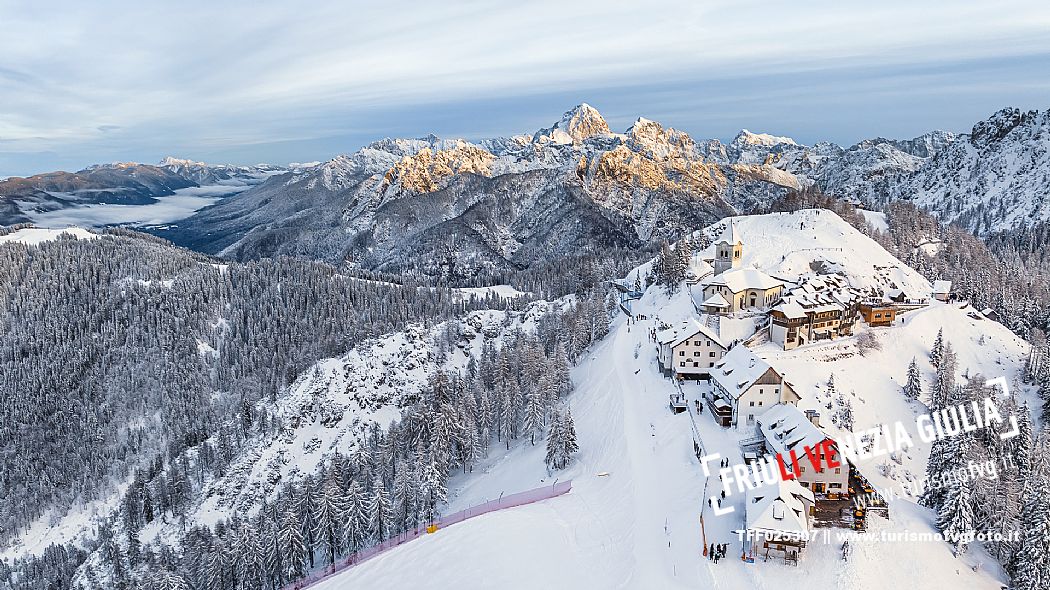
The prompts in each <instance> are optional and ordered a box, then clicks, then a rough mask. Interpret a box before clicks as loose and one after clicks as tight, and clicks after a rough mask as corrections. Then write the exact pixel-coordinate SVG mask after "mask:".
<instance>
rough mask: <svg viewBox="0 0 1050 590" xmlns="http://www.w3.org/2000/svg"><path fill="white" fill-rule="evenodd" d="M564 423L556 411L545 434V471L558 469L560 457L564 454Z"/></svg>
mask: <svg viewBox="0 0 1050 590" xmlns="http://www.w3.org/2000/svg"><path fill="white" fill-rule="evenodd" d="M563 427H564V423H563V422H562V417H561V413H560V412H558V411H557V410H555V411H554V414H553V415H552V416H551V427H550V432H549V433H548V434H547V456H546V458H545V459H544V461H545V462H546V463H547V469H560V468H561V457H562V454H563V453H564V452H565V436H564V430H563Z"/></svg>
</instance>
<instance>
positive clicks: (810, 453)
mask: <svg viewBox="0 0 1050 590" xmlns="http://www.w3.org/2000/svg"><path fill="white" fill-rule="evenodd" d="M806 456H807V457H809V463H810V464H811V465H813V470H814V471H816V472H818V473H819V472H820V445H817V448H815V449H813V448H810V447H808V446H807V447H806Z"/></svg>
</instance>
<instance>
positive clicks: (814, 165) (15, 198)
mask: <svg viewBox="0 0 1050 590" xmlns="http://www.w3.org/2000/svg"><path fill="white" fill-rule="evenodd" d="M1048 119H1050V111H1046V112H1040V111H1028V112H1023V111H1020V110H1018V109H1013V108H1007V109H1003V110H1001V111H999V112H997V113H995V114H994V115H992V116H991V117H989V118H988V119H987V120H984V121H981V122H979V123H977V124H976V125H974V127H973V129H972V130H971V131H970V132H969V133H964V134H955V133H952V132H948V131H931V132H929V133H925V134H923V135H920V136H919V137H916V138H913V139H909V140H893V139H885V138H874V139H868V140H864V141H861V142H859V143H857V144H855V145H853V146H849V147H842V146H839V145H836V144H834V143H828V142H819V143H816V144H815V145H812V146H806V145H802V144H800V143H798V142H796V141H794V140H793V139H791V138H787V137H778V136H774V135H768V134H761V133H752V132H750V131H747V130H742V131H741V132H740V133H739V134H738V135H737V136H736V137H735V138H734V139H733V140H732V141H730V142H729V143H723V142H721V141H719V140H695V139H693V138H692V137H690V136H689V135H688V134H687V133H685V132H682V131H679V130H676V129H673V128H670V127H665V126H664V125H661V124H660V123H657V122H655V121H650V120H647V119H644V118H639V119H637V120H636V121H635V122H634V124H633V125H631V126H630V127H629V128H628V129H627V130H626V131H624V132H623V133H616V132H613V131H612V130H611V129H610V128H609V125H608V123H607V122H606V120H605V118H604V117H602V115H601V114H600V113H599V112H598V111H597V110H596V109H594V108H593V107H591V106H589V105H587V104H580V105H578V106H576V107H574V108H573V109H571V110H569V111H568V112H566V113H565V114H564V115H563V116H562V117H561V118H560V119H559V120H558V121H556V122H555V123H553V124H552V125H551V126H549V127H546V128H543V129H539V130H537V131H535V132H533V133H525V134H520V135H514V136H510V137H498V138H493V139H485V140H480V141H473V142H472V141H466V140H462V139H442V138H438V137H436V136H433V135H431V136H428V137H424V138H420V139H391V138H387V139H383V140H379V141H376V142H373V143H371V144H369V145H367V146H365V147H364V148H362V149H360V150H358V151H356V152H354V153H352V154H347V155H340V156H337V157H335V158H333V159H331V160H329V161H327V162H324V163H321V164H318V165H314V166H309V167H292V168H290V169H286V168H279V167H267V166H261V167H247V168H242V167H232V166H208V165H205V164H203V163H199V162H192V161H187V160H176V159H173V158H168V159H165V160H164V161H163V162H161V163H160V164H159V165H156V166H150V165H143V164H113V165H105V166H94V167H91V168H88V169H85V170H82V171H80V172H77V173H64V172H58V173H51V174H42V175H37V176H33V177H30V178H24V179H23V178H12V179H8V180H6V181H3V182H0V223H5V224H10V223H15V222H20V221H28V220H31V218H32V216H31V215H28V214H27V213H26V211H27V208H31V209H32V210H35V211H41V210H48V209H54V208H61V207H73V206H78V205H83V204H91V203H100V202H105V203H125V204H140V203H148V202H151V200H152V199H155V198H156V197H157V196H160V195H165V194H171V193H172V192H173V191H175V190H179V189H183V188H186V187H194V186H205V185H212V184H237V183H250V184H251V185H252V186H250V187H243V186H242V188H241V190H240V192H237V193H236V194H232V193H233V192H234V191H231V194H230V195H228V196H225V198H222V199H221V200H219V201H218V202H216V203H215V204H214V205H211V206H208V207H205V208H203V209H201V210H199V211H197V212H196V213H195V214H193V215H192V216H190V217H188V218H185V219H181V220H178V221H177V223H174V224H172V225H166V226H164V227H163V228H159V229H155V230H153V231H155V233H157V234H158V235H161V236H163V237H166V238H168V239H171V240H172V241H174V242H176V243H177V244H180V245H184V246H188V247H190V248H194V249H197V250H199V251H202V252H205V253H208V254H215V255H220V256H223V257H228V258H231V259H236V260H250V259H256V258H261V257H271V256H277V255H295V256H303V257H308V258H313V259H319V260H324V261H328V262H334V263H346V264H349V265H350V266H354V267H360V268H366V269H371V270H382V271H387V272H401V271H404V270H406V269H412V270H415V271H420V272H422V273H424V274H426V275H429V276H445V277H447V278H448V279H449V280H452V281H461V280H463V279H465V278H466V277H471V276H476V275H477V274H478V273H481V272H485V271H497V272H498V271H503V270H513V269H521V268H526V267H528V266H530V265H531V264H533V263H534V262H536V261H537V260H541V259H544V258H547V257H551V256H559V255H563V254H567V253H574V252H586V251H588V250H590V249H595V248H607V247H615V246H621V247H629V248H636V247H641V246H644V245H646V244H652V243H654V242H657V241H659V240H662V239H668V240H673V239H676V238H677V237H679V236H681V235H682V234H683V233H684V232H685V231H688V230H689V229H690V228H694V227H697V226H700V225H703V224H707V223H711V222H713V221H714V220H717V219H719V218H721V217H723V216H725V215H732V214H738V213H747V212H753V211H760V210H763V209H765V208H768V206H769V205H770V204H771V203H772V202H774V201H776V200H777V199H779V198H781V197H783V196H785V195H786V194H787V193H789V192H791V191H798V190H801V189H805V188H808V187H817V188H819V189H821V190H822V191H823V192H824V193H827V194H829V195H832V196H836V197H840V198H844V199H848V200H851V201H854V202H856V203H858V204H861V205H864V206H866V207H868V208H873V209H881V208H883V207H885V205H886V204H887V203H889V202H891V201H895V200H912V201H914V202H915V203H916V204H918V205H919V206H921V207H923V208H925V209H927V210H929V211H931V212H932V213H934V214H935V215H936V216H937V217H938V218H939V219H941V220H942V221H944V222H955V223H958V224H961V225H963V226H965V227H966V228H967V229H969V230H970V231H972V232H974V233H976V234H978V235H982V236H983V235H986V234H989V233H993V232H997V231H1002V230H1009V229H1012V228H1016V227H1018V226H1020V225H1024V224H1025V223H1027V222H1028V221H1030V220H1039V219H1050V206H1047V204H1046V203H1045V199H1044V198H1043V196H1044V195H1045V194H1046V193H1047V190H1048V188H1050V156H1048V155H1047V154H1048V149H1047V148H1048V146H1050V136H1048V131H1047V122H1048ZM244 188H247V190H244Z"/></svg>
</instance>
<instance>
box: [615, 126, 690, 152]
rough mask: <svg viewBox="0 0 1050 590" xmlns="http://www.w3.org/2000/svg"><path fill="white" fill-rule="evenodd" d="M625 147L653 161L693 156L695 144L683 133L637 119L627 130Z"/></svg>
mask: <svg viewBox="0 0 1050 590" xmlns="http://www.w3.org/2000/svg"><path fill="white" fill-rule="evenodd" d="M627 145H628V147H630V148H631V149H632V150H634V151H636V152H639V153H642V154H645V155H646V156H648V157H650V158H652V159H654V160H664V159H667V158H670V157H683V156H689V155H693V153H694V152H695V142H693V139H692V138H691V137H689V135H688V134H687V133H685V132H682V131H678V130H677V129H672V128H670V127H666V128H665V127H664V126H663V125H661V124H660V123H657V122H656V121H651V120H649V119H646V118H643V117H638V119H637V120H636V121H635V122H634V125H631V127H630V128H629V129H628V130H627Z"/></svg>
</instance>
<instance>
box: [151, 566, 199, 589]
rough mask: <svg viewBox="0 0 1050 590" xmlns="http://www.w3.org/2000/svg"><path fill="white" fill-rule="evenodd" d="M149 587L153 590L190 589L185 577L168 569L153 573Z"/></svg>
mask: <svg viewBox="0 0 1050 590" xmlns="http://www.w3.org/2000/svg"><path fill="white" fill-rule="evenodd" d="M149 587H150V588H151V589H153V590H190V584H189V582H187V581H186V579H185V578H183V577H182V576H180V575H178V574H176V573H175V572H172V571H168V570H164V571H162V572H159V573H158V574H155V575H154V577H153V579H152V581H151V582H150V586H149Z"/></svg>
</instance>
